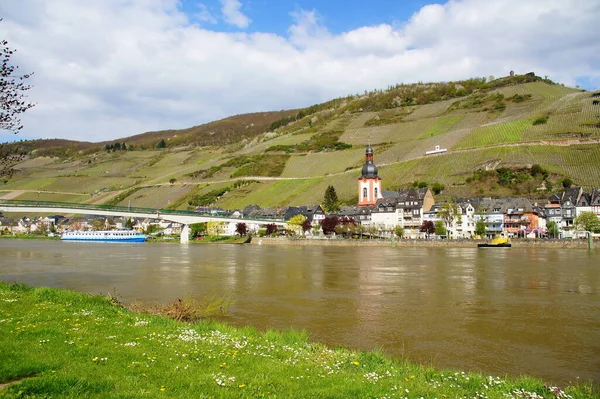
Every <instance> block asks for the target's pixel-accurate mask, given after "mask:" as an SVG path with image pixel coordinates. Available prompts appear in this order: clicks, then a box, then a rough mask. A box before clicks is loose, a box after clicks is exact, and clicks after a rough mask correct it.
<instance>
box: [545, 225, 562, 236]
mask: <svg viewBox="0 0 600 399" xmlns="http://www.w3.org/2000/svg"><path fill="white" fill-rule="evenodd" d="M546 229H547V230H548V237H552V238H557V237H558V234H559V233H560V231H559V229H558V224H557V223H556V222H555V221H550V222H548V224H547V225H546Z"/></svg>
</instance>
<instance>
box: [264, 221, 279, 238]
mask: <svg viewBox="0 0 600 399" xmlns="http://www.w3.org/2000/svg"><path fill="white" fill-rule="evenodd" d="M275 233H277V225H276V224H275V223H269V224H268V225H267V231H266V234H267V235H268V236H272V235H273V234H275Z"/></svg>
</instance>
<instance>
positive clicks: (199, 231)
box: [190, 223, 206, 239]
mask: <svg viewBox="0 0 600 399" xmlns="http://www.w3.org/2000/svg"><path fill="white" fill-rule="evenodd" d="M205 234H206V223H193V224H190V237H191V238H192V239H194V238H197V237H201V236H203V235H205Z"/></svg>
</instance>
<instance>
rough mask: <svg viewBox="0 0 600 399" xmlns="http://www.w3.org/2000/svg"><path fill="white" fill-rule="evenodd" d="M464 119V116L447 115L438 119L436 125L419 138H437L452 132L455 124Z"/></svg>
mask: <svg viewBox="0 0 600 399" xmlns="http://www.w3.org/2000/svg"><path fill="white" fill-rule="evenodd" d="M463 118H464V115H447V116H442V117H440V118H437V119H436V120H435V123H434V124H433V125H432V126H431V127H430V128H429V129H427V130H425V131H424V132H423V133H422V134H421V135H420V136H419V138H421V139H426V138H429V137H435V136H438V135H440V134H442V133H445V132H447V131H448V130H450V129H451V128H452V127H453V126H454V125H455V124H457V123H458V122H460V121H461V120H462V119H463Z"/></svg>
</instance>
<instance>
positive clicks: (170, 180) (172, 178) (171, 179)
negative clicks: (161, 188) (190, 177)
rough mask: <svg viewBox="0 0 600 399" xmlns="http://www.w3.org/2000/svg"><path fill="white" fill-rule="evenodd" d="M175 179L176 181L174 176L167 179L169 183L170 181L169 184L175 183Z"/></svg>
mask: <svg viewBox="0 0 600 399" xmlns="http://www.w3.org/2000/svg"><path fill="white" fill-rule="evenodd" d="M176 181H177V179H176V178H174V177H171V178H170V179H169V183H171V184H175V182H176Z"/></svg>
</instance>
